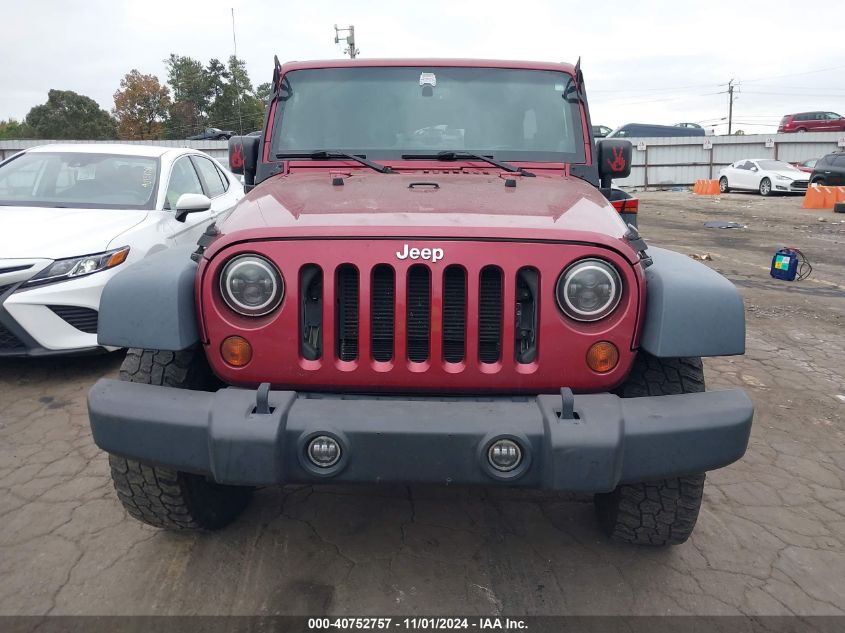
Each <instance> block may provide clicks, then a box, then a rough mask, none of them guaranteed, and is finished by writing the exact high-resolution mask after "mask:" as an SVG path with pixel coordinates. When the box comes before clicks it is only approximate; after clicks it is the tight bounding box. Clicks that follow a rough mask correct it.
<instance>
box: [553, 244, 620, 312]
mask: <svg viewBox="0 0 845 633" xmlns="http://www.w3.org/2000/svg"><path fill="white" fill-rule="evenodd" d="M555 294H556V295H557V304H558V306H560V309H561V310H563V312H564V313H565V314H566V315H567V316H570V317H572V318H573V319H575V320H576V321H598V320H599V319H603V318H604V317H606V316H607V315H608V314H610V313H611V312H613V310H614V309H616V306H617V305H619V300H620V299H621V298H622V280H621V279H620V278H619V273H618V272H616V269H615V268H614V267H613V266H611V265H610V264H608V263H607V262H603V261H602V260H600V259H582V260H581V261H579V262H575V263H574V264H572V265H571V266H570V267H569V268H567V269H566V270H564V271H563V274H562V275H561V276H560V278H559V279H558V281H557V289H556V293H555Z"/></svg>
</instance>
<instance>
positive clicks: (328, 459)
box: [308, 435, 340, 468]
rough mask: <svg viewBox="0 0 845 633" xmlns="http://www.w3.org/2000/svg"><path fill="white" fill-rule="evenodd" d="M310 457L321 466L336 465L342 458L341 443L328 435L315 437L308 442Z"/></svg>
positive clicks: (315, 463) (312, 461)
mask: <svg viewBox="0 0 845 633" xmlns="http://www.w3.org/2000/svg"><path fill="white" fill-rule="evenodd" d="M308 459H310V460H311V463H312V464H314V465H315V466H319V467H320V468H329V467H330V466H334V465H335V464H336V463H337V462H338V460H339V459H340V444H339V443H338V441H337V440H336V439H334V438H333V437H329V436H328V435H320V436H318V437H315V438H314V439H313V440H311V441H310V442H309V443H308Z"/></svg>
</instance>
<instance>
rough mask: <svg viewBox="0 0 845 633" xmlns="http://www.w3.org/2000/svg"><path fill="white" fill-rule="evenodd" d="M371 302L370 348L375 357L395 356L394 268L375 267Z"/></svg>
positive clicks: (387, 357)
mask: <svg viewBox="0 0 845 633" xmlns="http://www.w3.org/2000/svg"><path fill="white" fill-rule="evenodd" d="M370 287H371V291H370V295H371V302H370V333H371V339H372V340H371V341H370V348H371V349H372V353H373V358H374V359H375V360H378V361H382V362H384V361H389V360H391V359H392V358H393V336H394V330H395V327H396V302H395V299H396V278H395V276H394V272H393V269H392V268H391V267H390V266H387V265H386V264H379V265H378V266H376V267H375V268H374V269H373V278H372V282H371V286H370Z"/></svg>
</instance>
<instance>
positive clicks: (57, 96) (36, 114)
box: [26, 90, 116, 140]
mask: <svg viewBox="0 0 845 633" xmlns="http://www.w3.org/2000/svg"><path fill="white" fill-rule="evenodd" d="M26 125H28V126H29V127H30V128H31V129H32V131H33V134H34V136H35V138H49V139H78V140H88V139H113V138H115V135H116V128H115V121H114V119H112V118H111V116H109V113H108V112H106V111H105V110H103V109H102V108H100V106H99V104H97V102H96V101H94V100H93V99H91V98H90V97H86V96H84V95H80V94H77V93H75V92H73V91H72V90H50V91H49V92H48V93H47V103H45V104H42V105H39V106H35V107H34V108H32V109H31V110H30V111H29V114H27V115H26Z"/></svg>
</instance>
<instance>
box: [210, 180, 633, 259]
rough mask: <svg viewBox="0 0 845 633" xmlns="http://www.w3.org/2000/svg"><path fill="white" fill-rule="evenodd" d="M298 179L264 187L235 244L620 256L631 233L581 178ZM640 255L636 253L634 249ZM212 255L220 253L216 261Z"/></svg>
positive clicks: (252, 196) (237, 218) (230, 227)
mask: <svg viewBox="0 0 845 633" xmlns="http://www.w3.org/2000/svg"><path fill="white" fill-rule="evenodd" d="M340 175H341V174H339V173H337V172H330V171H329V170H321V171H319V172H318V171H309V172H298V173H297V172H294V173H292V174H289V175H285V176H279V177H276V178H272V179H269V180H266V181H264V182H263V183H262V184H261V185H259V186H258V187H256V188H255V189H253V190H252V191H251V192H250V193H249V194H248V195H247V196H246V197H245V198H244V199H243V200H242V201H241V202H240V203H239V204H238V206H237V207H236V208H235V210H234V211H233V213H232V214H231V215H230V216H229V217H228V218H227V219H226V220H225V221H224V222H222V223H221V224H220V230H221V232H222V233H223V234H225V236H226V239H223V240H218V241H217V242H216V243H215V245H214V247H213V248H212V250H215V251H216V250H218V249H219V248H220V247H222V246H224V245H225V244H228V243H232V242H235V241H240V240H243V239H267V238H270V239H272V238H315V237H318V238H332V237H339V238H341V237H342V238H349V237H365V238H366V237H373V238H380V237H382V238H383V237H396V238H406V239H407V238H410V239H417V238H446V239H511V240H513V239H517V240H520V239H525V240H567V241H581V242H591V243H602V244H605V245H607V246H610V247H612V248H616V249H617V250H618V249H619V242H620V241H622V238H623V236H624V234H625V233H626V231H627V227H626V225H625V223H624V222H623V221H622V219H621V218H620V217H619V214H618V213H617V212H616V211H615V210H614V209H613V207H612V206H611V205H610V203H609V202H608V201H607V200H606V199H605V197H604V196H603V195H602V194H601V192H599V191H598V190H597V189H596V188H595V187H593V186H591V185H590V184H589V183H587V182H584V181H582V180H580V179H578V178H573V177H568V176H562V175H555V176H543V175H539V176H537V177H535V178H526V177H523V176H518V175H517V176H513V175H511V174H508V175H507V178H510V179H513V180H514V181H516V186H515V187H507V186H506V185H505V183H506V179H505V178H504V177H500V176H499V174H498V172H496V173H465V172H459V171H454V172H445V171H444V172H428V173H426V172H416V173H399V174H380V173H377V172H365V171H363V170H352V172H351V173H349V172H347V173H344V174H343V175H342V181H343V184H333V183H332V181H333V177H335V178H337V177H338V176H340ZM626 250H630V249H626ZM209 254H210V253H209Z"/></svg>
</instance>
